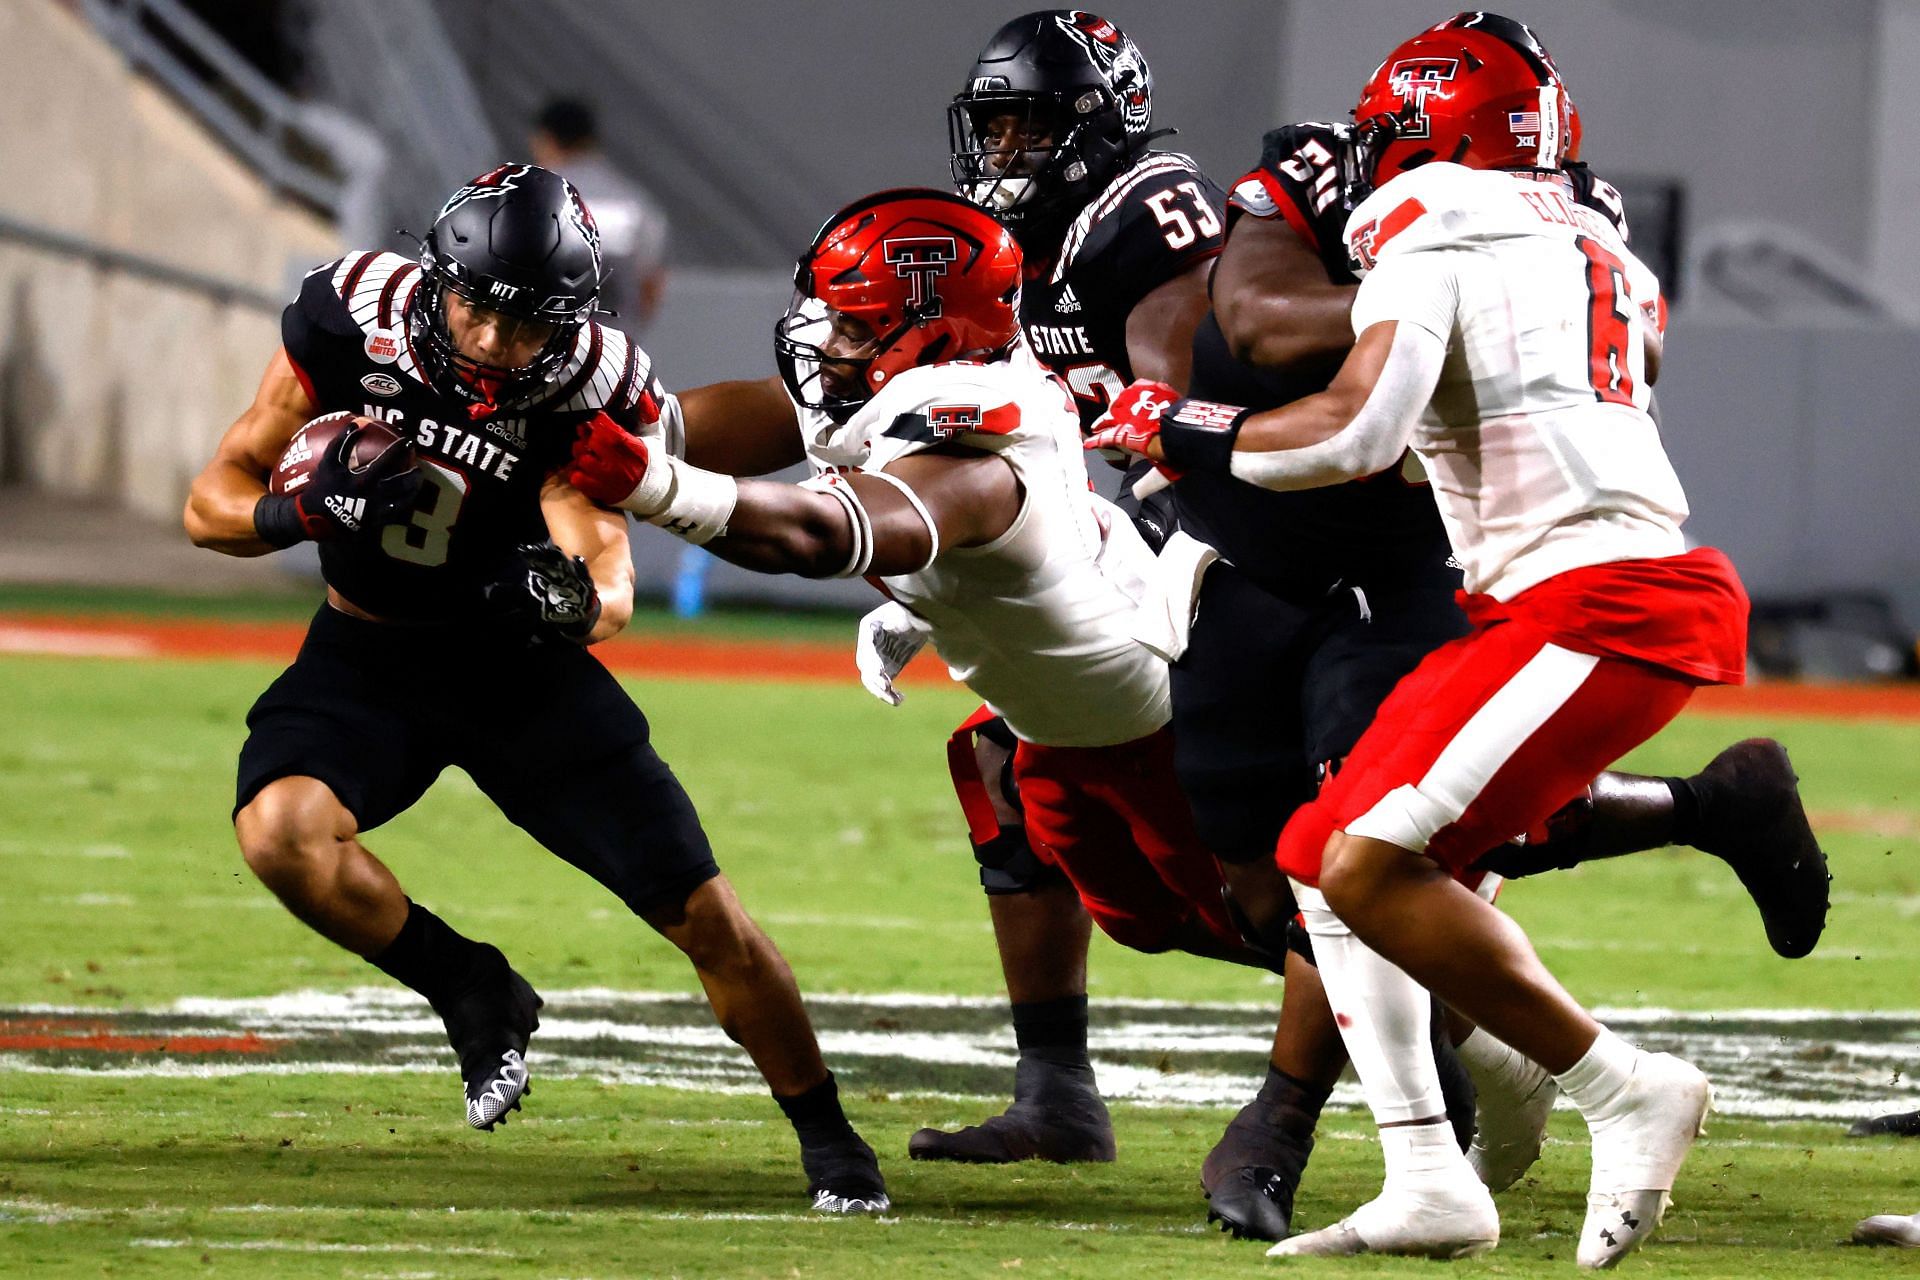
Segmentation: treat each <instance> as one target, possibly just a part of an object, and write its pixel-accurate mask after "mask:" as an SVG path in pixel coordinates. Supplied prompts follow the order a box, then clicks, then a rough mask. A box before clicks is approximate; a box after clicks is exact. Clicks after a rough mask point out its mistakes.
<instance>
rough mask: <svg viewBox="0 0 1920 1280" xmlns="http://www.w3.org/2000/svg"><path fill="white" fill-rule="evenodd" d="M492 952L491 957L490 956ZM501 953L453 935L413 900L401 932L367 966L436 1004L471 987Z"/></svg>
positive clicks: (466, 938)
mask: <svg viewBox="0 0 1920 1280" xmlns="http://www.w3.org/2000/svg"><path fill="white" fill-rule="evenodd" d="M490 953H491V954H490ZM499 954H500V953H499V952H498V951H497V950H495V949H494V948H493V947H491V946H489V945H487V944H486V943H484V942H475V941H474V940H473V939H472V938H469V937H465V936H464V935H462V934H459V933H456V932H455V931H454V929H453V926H451V925H449V924H448V923H447V922H446V921H445V920H442V919H441V918H440V917H439V916H437V915H435V914H433V912H431V911H429V910H427V909H426V908H425V907H423V906H421V905H420V904H419V903H417V902H415V901H413V900H412V899H408V900H407V921H406V923H405V924H403V925H401V926H400V932H399V933H398V934H396V935H395V936H394V939H393V941H392V942H389V943H388V944H387V946H386V949H385V950H383V951H381V953H380V954H379V955H377V956H369V957H367V963H369V964H371V965H373V966H374V967H375V968H376V969H379V970H380V971H381V972H382V973H384V974H386V975H387V976H388V977H390V978H392V979H393V980H394V981H396V982H399V983H401V984H403V985H405V986H409V987H412V988H413V989H414V990H415V991H418V992H419V993H420V994H421V995H423V996H425V997H426V998H427V1002H428V1003H429V1004H437V1003H439V1002H440V1001H442V1000H445V999H447V998H448V997H450V996H457V995H459V994H460V993H461V992H462V991H465V990H466V989H467V988H468V987H470V986H472V985H473V981H474V977H475V975H476V974H477V973H478V972H480V971H481V970H483V969H484V968H485V967H486V963H487V961H488V960H490V959H491V958H492V957H493V956H497V955H499Z"/></svg>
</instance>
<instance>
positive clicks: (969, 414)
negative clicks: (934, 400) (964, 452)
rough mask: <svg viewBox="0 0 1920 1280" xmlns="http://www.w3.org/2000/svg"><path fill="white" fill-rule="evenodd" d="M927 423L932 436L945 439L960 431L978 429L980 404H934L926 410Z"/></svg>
mask: <svg viewBox="0 0 1920 1280" xmlns="http://www.w3.org/2000/svg"><path fill="white" fill-rule="evenodd" d="M927 425H928V426H929V427H931V428H932V429H933V438H934V439H936V440H945V439H947V438H948V437H950V436H956V435H959V434H960V433H961V432H962V431H978V430H979V429H980V406H979V405H977V404H936V405H934V406H933V407H931V408H930V409H928V410H927Z"/></svg>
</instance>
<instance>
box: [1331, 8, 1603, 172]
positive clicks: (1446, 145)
mask: <svg viewBox="0 0 1920 1280" xmlns="http://www.w3.org/2000/svg"><path fill="white" fill-rule="evenodd" d="M1353 118H1354V124H1355V133H1356V138H1357V141H1358V145H1359V152H1360V157H1359V158H1360V173H1361V176H1362V178H1363V180H1365V181H1366V182H1368V183H1369V184H1370V185H1375V186H1377V185H1379V184H1380V183H1382V182H1386V181H1387V180H1388V179H1390V178H1392V177H1394V176H1395V175H1396V174H1400V173H1404V172H1405V171H1406V170H1408V169H1412V168H1415V167H1417V166H1419V165H1423V164H1425V163H1427V162H1428V161H1429V160H1451V161H1453V162H1454V163H1456V164H1464V165H1468V166H1470V167H1472V168H1475V169H1548V170H1557V169H1559V168H1560V167H1561V166H1562V165H1564V164H1566V163H1567V162H1568V161H1570V160H1573V159H1575V158H1577V157H1578V154H1579V150H1580V120H1579V116H1578V115H1576V114H1575V112H1574V109H1573V100H1572V99H1571V98H1569V97H1568V96H1567V86H1566V82H1565V81H1563V80H1562V79H1561V78H1560V71H1559V68H1557V67H1556V66H1554V64H1553V58H1552V57H1551V56H1550V55H1549V54H1548V53H1547V51H1546V49H1544V48H1543V47H1541V44H1540V41H1539V38H1538V37H1536V36H1535V35H1534V34H1533V32H1532V31H1531V30H1530V29H1529V28H1528V27H1527V26H1526V25H1525V24H1524V23H1520V22H1515V21H1514V20H1513V19H1512V18H1503V17H1501V16H1500V15H1499V14H1497V13H1485V12H1480V11H1474V12H1470V13H1461V14H1456V15H1455V16H1453V17H1451V18H1448V19H1447V20H1446V21H1445V22H1442V23H1440V24H1439V25H1438V26H1435V27H1429V28H1428V29H1427V30H1425V31H1423V32H1421V33H1420V34H1419V35H1417V36H1415V37H1414V38H1413V39H1411V40H1408V41H1407V42H1405V43H1404V44H1402V45H1401V46H1400V47H1399V48H1397V49H1395V50H1394V51H1393V52H1392V53H1390V54H1388V55H1387V60H1386V61H1385V62H1382V63H1381V64H1380V66H1379V68H1378V69H1377V70H1375V71H1374V73H1373V75H1372V76H1371V77H1370V78H1369V79H1368V80H1367V85H1366V88H1365V89H1363V90H1361V92H1360V105H1359V106H1357V107H1355V108H1354V110H1353Z"/></svg>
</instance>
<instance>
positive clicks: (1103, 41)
mask: <svg viewBox="0 0 1920 1280" xmlns="http://www.w3.org/2000/svg"><path fill="white" fill-rule="evenodd" d="M1054 21H1055V22H1057V23H1058V24H1059V25H1060V29H1061V30H1063V31H1065V32H1066V33H1067V34H1068V35H1069V36H1071V37H1073V38H1074V40H1075V41H1077V42H1078V43H1079V45H1080V47H1081V48H1083V49H1085V50H1086V51H1087V56H1088V57H1089V58H1090V59H1092V61H1093V64H1094V66H1096V67H1099V68H1100V69H1101V71H1102V72H1104V73H1105V75H1106V77H1107V82H1108V84H1109V85H1110V86H1112V88H1113V92H1114V96H1115V97H1116V98H1117V99H1118V100H1119V103H1120V115H1121V118H1122V119H1123V120H1125V122H1126V128H1127V132H1128V133H1129V134H1143V133H1145V132H1146V131H1147V126H1148V125H1150V124H1151V123H1152V122H1153V78H1152V76H1151V75H1150V74H1149V73H1148V71H1147V60H1146V59H1145V58H1144V57H1142V56H1141V54H1140V50H1139V48H1138V47H1137V46H1136V45H1135V44H1134V43H1133V41H1131V40H1129V39H1128V38H1127V35H1126V33H1125V32H1124V31H1122V30H1120V28H1118V27H1116V26H1114V25H1113V23H1111V22H1109V21H1108V20H1107V19H1105V18H1103V17H1101V16H1100V15H1099V14H1097V13H1088V12H1086V11H1085V10H1084V9H1073V10H1070V11H1068V12H1067V13H1063V14H1057V15H1055V17H1054Z"/></svg>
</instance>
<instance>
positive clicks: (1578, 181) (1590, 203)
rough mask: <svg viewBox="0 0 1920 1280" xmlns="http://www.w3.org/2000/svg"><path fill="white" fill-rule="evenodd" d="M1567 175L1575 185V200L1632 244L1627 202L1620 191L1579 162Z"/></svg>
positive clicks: (1574, 163) (1570, 165)
mask: <svg viewBox="0 0 1920 1280" xmlns="http://www.w3.org/2000/svg"><path fill="white" fill-rule="evenodd" d="M1566 174H1567V177H1568V179H1569V180H1571V181H1572V183H1573V194H1574V198H1575V199H1577V200H1578V201H1579V202H1580V203H1581V204H1583V205H1585V206H1587V208H1589V209H1592V210H1594V211H1596V212H1598V213H1599V214H1600V215H1601V216H1603V217H1604V218H1606V220H1607V221H1609V222H1611V223H1612V224H1613V225H1614V229H1615V230H1617V231H1619V233H1620V238H1621V239H1622V240H1624V241H1626V242H1627V243H1629V244H1631V243H1632V242H1633V233H1632V232H1631V231H1629V230H1628V229H1627V202H1626V200H1625V198H1624V197H1622V196H1621V194H1620V189H1619V188H1618V187H1616V186H1614V185H1613V184H1612V183H1611V182H1608V181H1607V180H1606V179H1605V178H1602V177H1601V176H1600V175H1599V174H1597V173H1595V172H1594V171H1593V170H1591V169H1589V168H1587V166H1586V165H1584V164H1582V163H1580V162H1579V161H1577V160H1576V161H1574V162H1572V163H1571V164H1568V165H1567V166H1566Z"/></svg>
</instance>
